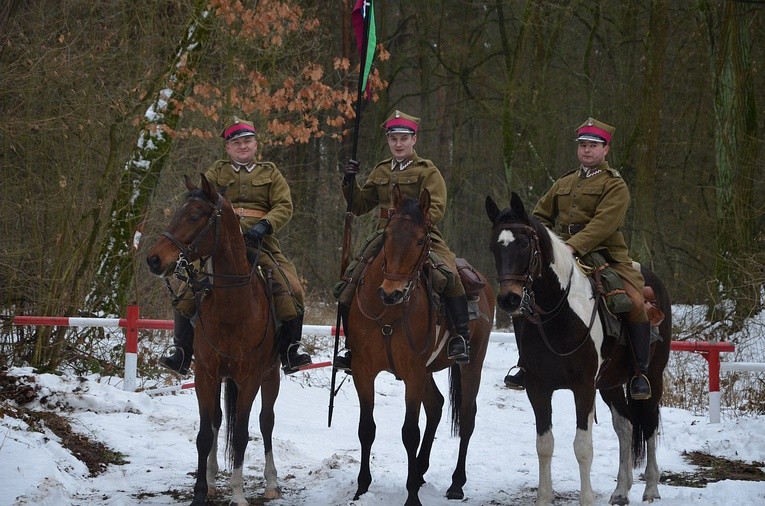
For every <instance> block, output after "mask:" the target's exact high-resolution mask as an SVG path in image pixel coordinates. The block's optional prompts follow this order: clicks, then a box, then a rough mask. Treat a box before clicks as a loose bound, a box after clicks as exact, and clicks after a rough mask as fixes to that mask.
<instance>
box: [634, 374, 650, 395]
mask: <svg viewBox="0 0 765 506" xmlns="http://www.w3.org/2000/svg"><path fill="white" fill-rule="evenodd" d="M641 380H642V381H643V382H645V385H639V384H638V383H640V382H641ZM630 397H632V398H633V399H634V400H636V401H645V400H648V399H650V398H651V382H650V381H648V378H647V377H646V375H645V374H642V373H641V374H640V375H638V376H633V377H632V379H630Z"/></svg>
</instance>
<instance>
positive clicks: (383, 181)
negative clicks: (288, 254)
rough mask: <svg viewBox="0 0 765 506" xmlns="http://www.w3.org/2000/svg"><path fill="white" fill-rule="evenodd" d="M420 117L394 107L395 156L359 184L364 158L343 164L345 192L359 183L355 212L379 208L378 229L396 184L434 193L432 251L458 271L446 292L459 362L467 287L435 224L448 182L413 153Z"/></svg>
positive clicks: (388, 128) (452, 346)
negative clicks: (360, 168) (360, 162)
mask: <svg viewBox="0 0 765 506" xmlns="http://www.w3.org/2000/svg"><path fill="white" fill-rule="evenodd" d="M419 125H420V118H415V117H414V116H410V115H409V114H405V113H403V112H401V111H394V112H393V114H391V115H390V116H389V117H388V119H387V120H385V122H384V123H383V124H382V125H381V126H382V127H383V129H385V135H386V138H387V141H388V148H389V149H390V152H391V155H392V156H391V158H387V159H385V160H383V161H381V162H379V163H378V164H377V165H375V167H374V168H373V169H372V172H370V174H369V177H367V180H366V182H365V183H364V184H363V185H359V183H358V182H357V181H356V179H355V176H356V175H357V174H358V173H359V165H360V164H359V162H358V161H356V160H349V161H348V163H347V164H346V165H345V168H344V176H343V182H342V190H343V194H344V195H345V198H346V200H347V199H348V196H349V193H350V192H349V190H350V185H351V184H354V185H355V187H354V190H353V200H352V201H351V212H353V214H355V215H356V216H360V215H363V214H366V213H368V212H371V211H374V210H378V211H377V212H378V213H379V214H380V219H379V221H378V224H377V228H378V230H382V229H384V228H385V226H386V225H387V224H388V220H389V219H390V216H391V214H392V212H393V209H392V207H393V204H392V202H393V197H392V195H393V186H394V185H396V184H397V185H398V187H399V189H400V190H401V195H402V197H410V198H414V199H419V197H420V193H421V192H422V191H423V190H425V189H427V190H428V191H429V192H430V211H429V215H430V220H431V222H432V223H433V228H432V230H431V250H432V251H433V252H434V253H435V254H436V255H437V256H438V258H439V259H440V260H441V261H442V262H443V263H444V264H445V265H446V267H447V268H448V269H449V270H450V271H451V272H452V273H453V276H452V277H453V281H454V282H453V283H452V282H451V281H450V282H449V283H447V286H446V288H445V289H444V292H443V295H444V300H445V302H446V306H447V309H448V311H449V314H450V315H451V319H452V322H453V325H454V333H453V334H452V336H451V338H450V339H449V342H448V343H447V357H448V358H449V359H454V360H456V361H457V362H458V363H461V364H466V363H468V361H469V357H468V352H469V342H470V333H469V330H468V321H469V319H468V305H467V298H466V296H465V288H464V287H463V286H462V281H461V280H460V277H459V273H458V271H457V266H456V264H455V255H454V253H452V251H451V250H450V249H449V247H448V246H447V245H446V243H445V242H444V238H443V236H442V235H441V232H440V230H438V227H437V226H436V224H437V223H438V222H439V221H441V218H443V216H444V213H445V212H446V200H447V197H446V182H445V181H444V177H443V175H442V174H441V171H439V170H438V168H437V167H436V166H435V165H434V164H433V162H431V161H430V160H427V159H425V158H420V157H419V156H417V153H416V152H415V151H414V145H415V143H416V142H417V130H418V128H419ZM350 362H351V360H350V350H348V351H346V352H345V354H344V355H338V356H337V357H335V367H337V368H338V369H345V370H350V365H351V363H350Z"/></svg>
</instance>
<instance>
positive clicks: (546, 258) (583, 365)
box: [486, 193, 672, 505]
mask: <svg viewBox="0 0 765 506" xmlns="http://www.w3.org/2000/svg"><path fill="white" fill-rule="evenodd" d="M486 211H487V214H488V216H489V219H490V220H491V222H492V230H491V241H490V246H489V247H490V249H491V251H492V253H493V254H494V260H495V262H496V266H497V273H498V274H499V280H500V289H499V293H498V295H497V304H498V306H499V307H500V308H501V309H502V310H504V311H506V312H508V313H510V314H511V315H513V316H514V319H513V324H514V327H515V333H516V338H517V339H518V342H519V349H520V350H521V360H520V362H521V365H522V366H523V367H524V368H525V370H526V377H525V380H524V381H525V385H526V393H527V394H528V398H529V401H530V402H531V405H532V407H533V409H534V415H535V417H536V429H537V456H538V458H539V488H538V490H537V504H538V505H547V504H550V502H551V501H552V499H553V488H552V476H551V468H550V461H551V460H552V454H553V435H552V430H551V429H552V420H551V419H552V394H553V391H554V390H558V389H568V390H571V391H572V392H573V393H574V403H575V405H576V427H577V431H576V436H575V439H574V453H575V454H576V458H577V461H578V462H579V476H580V481H581V489H580V495H579V502H580V504H583V505H590V504H593V502H594V500H595V498H594V493H593V490H592V486H591V483H590V467H591V464H592V423H593V420H594V417H595V390H596V389H599V390H600V395H601V397H602V398H603V400H604V401H605V403H606V404H607V405H608V407H609V409H610V411H611V416H612V423H613V427H614V430H615V431H616V433H617V435H618V438H619V467H618V474H617V476H616V489H615V490H614V492H613V494H611V498H610V503H611V504H628V503H629V492H630V489H631V488H632V481H633V476H632V468H633V467H634V466H637V465H638V464H639V463H640V462H641V461H642V460H643V459H644V458H646V457H647V464H646V469H645V481H646V486H645V491H644V492H643V501H649V502H651V501H653V500H654V499H658V498H659V490H658V482H659V468H658V465H657V463H656V438H657V436H658V428H659V405H660V403H661V397H662V391H663V388H664V383H663V377H662V375H663V372H664V368H665V366H666V365H667V360H668V358H669V349H670V344H671V330H672V322H671V307H670V300H669V295H668V294H667V291H666V289H665V288H664V286H663V285H662V284H661V282H660V280H659V279H658V278H657V276H656V275H655V274H654V273H653V272H651V271H649V270H647V269H645V268H643V269H642V272H643V276H644V277H645V279H646V283H647V285H649V286H652V287H653V289H654V292H655V294H656V297H657V301H658V308H659V309H661V310H662V311H663V312H664V314H665V315H666V317H665V319H664V321H663V322H662V323H661V324H660V325H659V327H658V333H659V335H660V336H661V339H660V340H659V341H657V342H655V343H653V344H652V345H651V362H650V367H649V370H648V374H647V376H648V379H649V381H650V382H651V387H652V390H653V395H652V397H651V398H650V399H648V400H635V399H632V398H629V397H628V396H625V389H624V385H625V384H626V383H627V382H628V381H629V379H630V377H631V375H632V374H633V366H632V362H631V357H630V355H631V353H630V352H629V351H628V350H629V348H628V347H627V346H624V345H621V344H618V343H617V341H616V339H614V338H613V337H610V336H608V335H606V334H605V332H604V326H603V325H602V324H601V320H600V318H598V317H597V315H596V314H595V310H596V308H595V307H594V306H595V297H594V291H593V289H592V287H591V285H590V282H589V280H588V278H587V277H586V276H585V275H584V274H583V273H582V272H581V271H580V270H579V268H578V266H577V263H576V261H575V258H574V257H573V255H571V253H570V252H569V250H568V249H567V248H566V245H565V243H564V242H563V241H562V240H561V239H560V238H559V237H558V236H556V235H555V234H553V233H552V232H550V231H549V230H548V229H547V228H546V227H545V226H543V225H542V224H541V223H540V222H539V221H538V220H537V219H536V218H534V217H533V216H532V215H530V214H528V213H527V212H526V209H525V208H524V207H523V203H522V202H521V199H520V197H518V195H517V194H516V193H513V194H512V198H511V200H510V207H508V208H506V209H504V210H502V211H500V209H499V208H498V207H497V205H496V204H495V203H494V201H493V200H492V199H491V197H487V198H486Z"/></svg>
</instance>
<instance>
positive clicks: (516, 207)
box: [510, 192, 527, 218]
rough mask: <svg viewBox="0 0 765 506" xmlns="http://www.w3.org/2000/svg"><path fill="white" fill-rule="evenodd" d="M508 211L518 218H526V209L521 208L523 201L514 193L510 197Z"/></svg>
mask: <svg viewBox="0 0 765 506" xmlns="http://www.w3.org/2000/svg"><path fill="white" fill-rule="evenodd" d="M510 209H512V210H513V212H514V213H515V214H516V215H517V216H518V217H519V218H527V215H526V208H525V207H523V201H522V200H521V197H519V196H518V194H517V193H515V192H513V193H512V195H511V196H510Z"/></svg>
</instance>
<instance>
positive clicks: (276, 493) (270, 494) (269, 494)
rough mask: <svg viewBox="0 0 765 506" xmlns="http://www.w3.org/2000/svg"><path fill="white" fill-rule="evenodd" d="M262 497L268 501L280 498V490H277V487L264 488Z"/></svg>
mask: <svg viewBox="0 0 765 506" xmlns="http://www.w3.org/2000/svg"><path fill="white" fill-rule="evenodd" d="M263 497H264V498H265V499H267V500H269V501H270V500H272V499H281V497H282V491H281V490H279V489H278V488H275V489H272V490H266V493H265V494H263Z"/></svg>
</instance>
